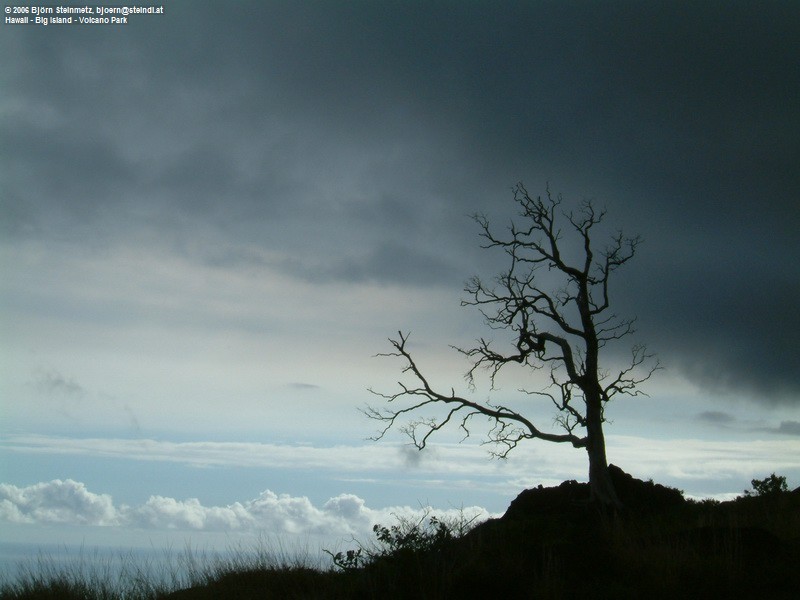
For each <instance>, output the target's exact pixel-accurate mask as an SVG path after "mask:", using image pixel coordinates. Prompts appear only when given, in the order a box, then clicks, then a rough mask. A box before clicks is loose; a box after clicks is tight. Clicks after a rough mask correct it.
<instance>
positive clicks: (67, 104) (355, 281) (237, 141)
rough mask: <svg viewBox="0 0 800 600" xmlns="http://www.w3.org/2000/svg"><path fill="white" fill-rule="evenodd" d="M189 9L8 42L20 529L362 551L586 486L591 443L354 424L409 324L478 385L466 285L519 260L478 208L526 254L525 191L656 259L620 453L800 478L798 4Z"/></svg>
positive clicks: (636, 283) (648, 264)
mask: <svg viewBox="0 0 800 600" xmlns="http://www.w3.org/2000/svg"><path fill="white" fill-rule="evenodd" d="M62 4H63V3H62ZM697 4H700V5H702V6H697ZM164 7H165V14H164V15H163V16H141V15H133V16H131V17H129V23H128V24H127V25H125V26H119V27H112V26H92V27H89V26H57V25H50V26H48V27H36V26H28V27H23V26H11V25H3V26H2V31H0V49H2V53H3V56H4V57H6V58H5V60H4V61H3V62H2V66H0V77H1V79H0V85H1V86H2V90H3V91H2V95H0V127H1V128H2V129H0V132H1V133H0V135H1V136H2V138H1V141H2V143H1V144H0V153H1V154H0V156H2V158H1V159H0V178H1V180H2V183H1V184H0V186H1V187H0V227H2V233H1V234H0V235H1V236H2V237H1V238H0V249H1V251H2V259H0V260H2V263H1V264H2V271H3V275H2V278H1V279H0V303H1V304H0V310H2V313H1V315H2V320H1V321H0V327H1V328H2V329H1V330H0V336H1V337H0V344H2V361H1V364H0V394H1V401H2V421H0V434H2V440H1V441H0V457H2V463H0V467H2V471H1V472H0V482H2V483H3V485H2V486H0V519H2V520H4V521H5V522H6V525H7V527H6V528H5V530H4V531H5V532H6V533H5V535H3V539H5V540H6V541H12V540H20V539H25V540H31V539H35V540H38V541H43V542H44V541H48V540H49V541H62V539H79V540H80V539H94V538H92V537H88V538H87V536H90V535H91V536H96V537H97V539H100V538H101V537H102V536H103V535H105V533H104V532H110V531H113V532H114V536H115V538H114V539H115V541H116V542H120V540H121V541H122V542H121V543H122V544H123V545H124V544H125V543H126V540H130V543H131V544H133V543H134V541H135V540H136V539H139V538H137V537H136V536H137V535H144V536H145V539H147V536H150V538H149V539H153V538H152V536H153V535H154V532H162V531H172V532H177V533H175V535H178V536H180V535H183V534H184V533H185V532H194V533H195V534H197V532H204V531H214V532H222V533H225V532H231V531H238V532H243V531H246V532H252V531H257V530H263V531H271V532H284V533H287V534H304V535H315V534H318V533H326V534H331V535H349V534H358V533H359V532H368V531H369V527H370V526H371V524H372V523H373V522H377V521H379V520H381V519H383V520H384V521H386V519H388V518H389V516H388V515H390V514H391V513H392V512H393V511H394V512H398V511H400V512H402V510H411V509H415V508H419V507H420V506H424V505H427V504H432V505H433V506H434V507H436V508H437V509H439V510H448V509H454V508H456V507H460V506H465V507H476V508H475V510H478V509H484V510H485V511H487V512H488V513H502V512H503V511H504V510H505V508H506V507H507V506H508V503H509V502H510V501H511V500H512V499H513V498H514V497H515V496H516V494H517V493H519V492H520V491H521V490H522V489H524V488H525V487H526V486H532V485H537V484H539V483H544V484H546V485H547V484H554V483H558V482H560V481H562V480H563V479H570V478H574V479H579V480H580V479H582V480H586V476H587V466H586V458H585V455H584V454H583V453H582V452H581V451H578V450H573V449H570V448H561V447H552V445H548V444H546V443H544V442H541V443H529V444H528V445H527V446H524V447H520V448H519V449H518V450H517V452H516V453H515V454H512V455H511V457H510V458H509V460H508V461H507V462H497V461H491V460H489V459H488V457H487V454H486V451H485V449H484V448H481V447H480V446H478V445H477V442H479V441H480V435H477V436H476V438H475V439H474V440H473V443H468V444H462V445H458V444H457V441H458V436H457V432H453V434H452V435H450V434H446V435H444V436H442V438H441V439H440V442H441V443H439V444H434V445H433V446H432V447H431V448H430V450H429V451H427V452H424V453H422V454H419V453H416V451H411V450H409V448H408V447H407V446H405V445H404V444H405V440H404V438H403V437H402V436H401V435H396V436H389V437H387V439H386V440H384V441H382V442H379V443H374V442H371V441H368V440H366V438H368V437H369V436H370V435H372V434H374V432H375V423H373V422H370V421H369V420H367V419H366V418H365V417H363V415H361V414H360V413H359V412H358V408H359V407H363V406H364V405H365V404H366V403H373V404H374V403H375V402H376V401H377V400H378V399H377V398H376V397H374V396H371V395H370V394H369V392H368V391H367V388H370V387H371V388H374V389H376V390H378V391H392V390H393V389H394V387H393V386H395V385H396V382H397V380H398V379H399V378H400V377H401V373H400V369H401V366H402V365H401V364H399V363H397V362H393V361H392V360H391V359H387V358H375V357H374V355H375V354H377V353H380V352H384V351H387V350H388V349H389V346H388V343H387V337H389V336H391V335H394V334H395V333H396V332H397V331H398V330H403V331H410V332H411V338H410V341H409V344H410V348H411V349H412V351H413V352H414V353H415V355H417V356H418V357H419V361H420V363H422V364H423V365H424V366H425V369H426V371H427V372H429V373H430V374H431V377H432V378H433V379H434V380H435V382H436V383H438V384H439V385H440V386H441V387H443V388H445V389H447V388H449V387H451V386H452V387H455V388H456V390H461V391H464V393H468V390H467V389H466V386H465V384H464V381H463V374H464V372H465V371H466V369H467V368H468V367H469V365H468V364H467V363H465V362H464V359H463V357H461V356H459V355H458V354H457V353H455V352H453V351H452V350H451V348H450V345H451V344H455V345H462V346H465V345H468V344H469V343H470V341H472V340H474V339H475V338H477V337H479V336H481V335H487V330H486V328H485V327H484V326H483V325H482V322H481V318H480V315H479V314H478V313H477V312H476V311H474V310H473V309H470V308H468V307H467V308H461V307H460V306H459V302H460V299H461V298H462V297H463V292H462V288H463V284H464V281H466V280H467V279H468V278H469V277H471V276H472V275H476V274H477V275H482V276H484V277H486V278H490V277H491V276H492V275H494V274H496V273H498V272H500V271H501V270H502V269H503V268H504V266H506V262H505V261H504V257H503V256H502V254H501V255H497V254H493V253H492V252H490V251H486V250H482V249H481V248H480V239H479V238H478V228H477V227H476V225H475V223H474V222H472V221H471V220H470V218H469V215H471V214H473V213H476V212H480V213H485V214H486V215H487V216H488V218H489V219H490V221H491V222H492V223H496V224H497V227H498V229H499V230H502V228H503V227H505V226H507V224H508V223H509V219H510V218H511V217H513V216H514V214H515V206H514V204H513V201H512V200H513V195H512V187H513V186H514V184H515V183H516V182H518V181H524V182H525V184H526V186H527V187H528V189H529V190H530V191H531V193H532V194H540V193H543V192H544V191H545V189H546V186H548V185H549V186H550V189H551V190H553V192H555V193H562V194H563V196H564V202H565V205H567V206H571V207H575V206H578V205H579V203H580V202H581V201H583V200H592V201H593V202H595V203H596V204H597V205H598V206H602V207H606V208H607V209H608V216H607V224H608V228H607V230H605V231H604V232H603V233H605V234H610V233H613V232H614V231H615V230H616V229H618V228H622V229H624V231H625V232H626V233H629V234H632V235H633V234H641V236H642V238H643V240H644V243H643V244H642V245H641V246H640V248H639V250H638V252H637V255H636V257H635V259H634V261H633V262H631V263H630V264H629V265H626V267H625V268H624V269H623V270H620V271H619V272H618V273H617V274H616V275H618V276H617V278H616V279H615V280H613V282H612V283H613V288H612V302H613V304H614V305H615V310H616V311H617V312H618V313H619V314H620V315H624V316H631V317H632V316H636V317H637V318H638V321H637V327H638V331H637V333H636V335H635V336H634V337H633V338H631V340H630V343H631V344H632V343H635V342H642V343H646V344H647V345H648V348H649V349H650V350H652V351H653V352H656V353H657V354H658V356H659V359H660V362H661V364H662V365H663V367H664V369H663V370H662V371H659V372H658V373H657V376H656V377H654V378H653V379H652V380H651V381H650V382H648V384H647V386H646V387H645V391H647V392H648V393H649V394H650V397H649V398H642V399H637V400H635V401H633V400H620V401H618V402H615V403H614V404H612V405H611V406H609V408H608V411H607V413H608V416H609V418H610V420H611V422H610V423H609V424H608V427H607V429H606V431H607V435H608V447H609V458H610V460H611V462H614V463H616V464H619V465H620V466H621V467H622V468H624V469H626V470H627V471H629V472H631V473H633V474H634V475H636V476H638V477H641V478H644V479H647V478H651V477H652V478H654V479H655V480H656V481H660V482H663V483H666V484H669V485H673V486H676V487H679V488H681V489H684V490H686V492H687V493H688V494H692V495H696V496H710V495H718V496H720V497H724V495H725V494H733V493H738V492H741V491H742V489H744V488H745V487H748V485H749V481H750V479H752V478H753V477H764V476H766V475H768V474H769V473H771V472H773V471H777V472H778V473H782V474H785V475H787V476H788V477H789V482H790V485H792V486H797V485H800V353H798V352H797V347H796V341H797V338H798V334H800V311H798V310H797V299H798V297H800V261H799V260H798V259H800V236H798V234H797V232H798V231H800V104H799V103H798V98H800V66H799V63H798V59H797V57H798V51H797V44H798V40H800V6H798V5H796V4H795V3H792V2H759V3H723V2H720V3H715V2H703V3H692V2H663V3H652V2H647V3H643V2H611V3H602V4H597V3H590V2H563V1H559V2H535V1H531V2H388V1H382V2H347V3H345V2H334V1H329V2H307V1H300V2H294V1H292V2H289V1H286V2H219V1H214V2H204V1H193V2H185V1H178V0H170V1H169V2H166V3H165V4H164ZM598 243H599V244H600V245H601V247H602V245H603V240H602V239H601V240H599V242H598ZM628 347H629V345H624V344H623V345H622V346H620V347H619V348H618V349H612V353H611V354H610V355H609V360H611V361H612V362H613V360H614V358H615V356H618V355H622V354H624V353H625V352H626V351H627V349H628ZM615 353H618V354H615ZM535 384H536V379H535V377H534V376H531V375H529V374H526V373H522V372H516V373H514V374H512V375H511V376H510V378H509V379H508V380H507V384H506V385H501V386H500V389H499V390H497V391H494V392H491V391H490V390H489V387H488V385H487V384H486V382H483V386H482V387H481V385H479V386H478V389H477V391H476V397H477V398H479V399H485V398H487V397H491V398H493V399H495V400H497V401H500V400H501V399H503V401H507V399H508V398H516V399H517V400H518V399H519V394H518V392H516V389H517V388H518V387H520V386H521V385H527V386H528V387H530V386H531V385H535ZM529 411H530V414H531V415H532V416H534V417H536V418H537V419H538V420H539V422H540V423H542V426H543V428H547V427H549V426H550V424H551V423H552V419H553V414H552V411H551V410H550V407H549V406H547V405H539V404H536V403H531V407H530V409H529ZM478 433H479V432H478ZM398 507H408V508H407V509H406V508H398ZM120 532H122V533H120ZM142 532H145V533H144V534H143V533H142ZM187 535H188V533H187ZM70 536H71V537H70ZM81 536H83V537H81ZM126 536H127V537H126ZM178 545H179V546H180V542H179V543H178Z"/></svg>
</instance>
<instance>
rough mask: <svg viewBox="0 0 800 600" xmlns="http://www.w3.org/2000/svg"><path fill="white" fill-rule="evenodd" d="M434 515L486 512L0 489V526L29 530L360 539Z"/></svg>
mask: <svg viewBox="0 0 800 600" xmlns="http://www.w3.org/2000/svg"><path fill="white" fill-rule="evenodd" d="M427 512H431V513H432V514H435V515H437V516H439V517H442V518H444V519H450V518H453V519H456V518H458V517H459V516H460V515H461V514H462V513H463V515H464V516H465V517H467V518H471V517H473V516H476V515H477V516H478V518H481V519H483V518H487V517H489V516H490V515H489V513H487V511H486V510H485V509H483V508H480V507H476V506H472V507H465V508H463V509H458V510H456V509H452V508H450V509H444V510H439V509H437V510H434V509H432V508H431V507H418V508H412V507H409V506H394V507H388V508H382V509H373V508H370V507H368V506H367V505H366V503H365V501H364V500H363V499H361V498H359V497H358V496H355V495H353V494H340V495H338V496H335V497H333V498H330V499H329V500H327V501H326V502H325V503H324V504H323V505H322V506H319V507H318V506H314V505H313V504H312V502H311V501H310V500H309V499H308V498H307V497H305V496H290V495H288V494H276V493H274V492H272V491H270V490H265V491H264V492H262V493H261V494H260V495H259V496H258V497H257V498H254V499H251V500H246V501H243V502H235V503H233V504H229V505H227V506H205V505H203V504H202V503H201V502H200V500H198V499H197V498H187V499H184V500H178V499H175V498H168V497H164V496H151V497H150V498H149V499H148V500H147V502H145V503H144V504H142V505H140V506H127V505H125V504H121V505H117V504H115V503H114V501H113V500H112V498H111V496H109V495H108V494H97V493H94V492H92V491H90V490H88V489H87V487H86V486H85V485H84V484H83V483H80V482H77V481H73V480H71V479H67V480H63V481H62V480H60V479H55V480H53V481H49V482H42V483H37V484H34V485H30V486H26V487H17V486H14V485H9V484H0V521H5V522H8V523H14V524H27V525H34V524H36V525H91V526H98V527H123V528H134V529H153V530H176V531H209V532H243V531H248V532H266V533H269V534H276V535H280V534H289V535H320V536H334V535H335V536H348V535H364V534H366V533H368V532H369V531H370V529H371V527H372V525H374V524H376V523H384V524H385V523H393V522H395V521H396V520H397V518H398V517H400V518H413V517H417V518H419V517H420V516H422V515H424V514H425V513H427Z"/></svg>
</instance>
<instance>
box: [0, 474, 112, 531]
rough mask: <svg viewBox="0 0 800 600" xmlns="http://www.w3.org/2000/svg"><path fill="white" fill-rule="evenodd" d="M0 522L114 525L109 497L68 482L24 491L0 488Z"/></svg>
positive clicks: (77, 483)
mask: <svg viewBox="0 0 800 600" xmlns="http://www.w3.org/2000/svg"><path fill="white" fill-rule="evenodd" d="M0 519H3V520H5V521H9V522H11V523H65V524H77V525H116V524H117V523H118V514H117V511H116V509H115V508H114V504H113V502H112V500H111V496H109V495H107V494H94V493H92V492H90V491H89V490H87V489H86V486H85V485H84V484H82V483H79V482H77V481H73V480H72V479H67V480H66V481H61V480H60V479H54V480H53V481H50V482H47V483H37V484H36V485H31V486H28V487H24V488H19V487H16V486H13V485H8V484H0Z"/></svg>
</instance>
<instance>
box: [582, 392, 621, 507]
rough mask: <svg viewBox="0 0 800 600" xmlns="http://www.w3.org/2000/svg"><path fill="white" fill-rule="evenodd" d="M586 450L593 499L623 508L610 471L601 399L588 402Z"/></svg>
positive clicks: (607, 505)
mask: <svg viewBox="0 0 800 600" xmlns="http://www.w3.org/2000/svg"><path fill="white" fill-rule="evenodd" d="M586 433H587V437H588V440H587V442H588V443H587V444H586V452H587V453H588V454H589V488H590V489H591V492H592V496H591V498H592V501H594V502H597V503H598V504H600V505H601V506H604V507H607V508H613V509H620V508H622V502H620V500H619V498H618V497H617V491H616V490H615V489H614V483H613V482H612V481H611V475H610V474H609V472H608V459H607V458H606V440H605V436H604V435H603V419H602V409H601V406H600V400H599V399H597V400H596V401H594V402H592V401H588V402H587V403H586Z"/></svg>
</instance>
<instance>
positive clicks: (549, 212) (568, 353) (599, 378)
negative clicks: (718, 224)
mask: <svg viewBox="0 0 800 600" xmlns="http://www.w3.org/2000/svg"><path fill="white" fill-rule="evenodd" d="M514 200H515V202H516V203H517V204H518V205H519V207H520V208H521V212H520V219H521V220H520V222H519V224H517V223H516V222H512V224H511V226H510V228H509V229H508V232H507V236H506V237H498V236H496V235H495V234H494V233H492V231H491V229H490V227H489V221H488V220H487V218H486V217H485V216H483V215H476V216H475V217H474V219H475V221H476V222H477V223H478V225H479V226H480V228H481V234H480V235H481V237H482V238H483V239H484V240H485V241H486V242H485V243H484V245H483V246H482V247H483V248H486V249H489V248H499V249H502V250H503V251H505V253H506V254H507V255H508V257H509V258H510V261H511V264H510V266H509V268H508V270H507V271H505V272H503V273H502V274H501V275H499V276H498V277H496V279H495V281H494V283H493V284H492V285H487V284H485V283H484V282H483V281H482V280H481V279H479V278H478V277H473V278H472V279H471V280H470V281H469V282H468V283H467V285H466V287H465V290H464V291H465V292H466V293H467V295H468V296H467V299H465V300H462V302H461V305H462V306H476V307H478V308H479V310H480V312H481V313H482V315H483V317H484V319H485V321H486V323H487V325H488V326H489V327H490V328H491V329H504V330H507V331H509V332H511V335H512V338H513V339H512V342H511V347H510V348H508V349H507V350H506V351H503V350H497V349H496V348H495V344H494V343H493V342H492V341H490V340H487V339H484V338H482V339H480V340H478V342H477V345H476V346H475V347H473V348H468V349H461V348H456V350H458V351H459V352H461V353H463V354H464V355H466V356H467V357H469V358H470V359H471V361H472V367H471V368H470V369H469V371H467V373H466V379H467V381H468V383H469V384H470V388H471V389H473V390H474V377H475V374H476V372H477V371H478V370H480V369H483V368H485V369H487V370H488V372H489V377H490V381H491V384H492V389H494V388H495V378H496V376H497V375H498V373H499V371H500V370H501V369H502V368H503V367H505V366H506V365H508V364H509V363H515V364H518V365H523V366H526V367H529V368H532V369H539V368H542V367H544V366H548V367H549V371H550V373H549V378H550V384H549V386H547V387H546V388H545V389H544V390H538V391H527V390H521V391H524V392H526V393H528V394H530V395H533V396H539V397H542V398H544V399H549V400H550V401H551V402H552V403H553V404H554V405H555V407H556V408H557V409H558V412H557V417H556V424H557V425H558V426H559V429H560V431H558V432H555V433H554V432H548V431H544V430H542V429H540V428H539V427H537V426H536V425H535V424H534V423H533V422H532V421H531V420H529V419H528V418H526V417H525V416H524V415H523V414H521V413H520V412H518V411H517V410H515V409H512V408H510V407H507V406H504V405H502V404H496V403H494V402H492V401H488V400H487V401H486V402H483V403H482V402H475V401H473V400H470V399H467V398H463V397H460V396H457V395H456V394H455V391H454V390H453V389H451V390H450V392H449V393H441V392H439V391H436V390H434V389H433V387H432V386H431V384H430V383H429V380H428V378H427V377H426V376H425V375H424V374H423V372H422V370H421V368H420V367H419V365H418V364H417V363H416V362H415V360H414V359H413V358H412V356H411V353H410V351H409V350H408V348H407V342H408V335H404V334H403V333H402V332H400V333H399V334H398V338H397V339H390V340H389V341H390V343H391V345H392V346H393V348H394V351H393V352H390V353H387V354H383V355H382V356H395V357H400V358H402V359H403V360H404V362H405V367H404V369H403V372H404V373H409V374H411V375H412V376H413V380H414V384H413V385H406V384H404V383H402V382H400V383H399V386H400V389H399V391H397V392H395V393H392V394H382V393H378V392H375V391H373V390H370V391H372V392H373V393H375V394H376V395H378V396H380V397H382V398H385V399H386V400H387V401H388V402H387V405H384V406H382V407H373V406H368V407H367V408H366V410H365V413H366V414H367V416H369V417H370V418H372V419H376V420H378V421H381V422H382V423H383V428H382V430H381V431H380V432H379V433H378V435H377V436H376V437H375V438H374V439H376V440H377V439H380V438H382V437H383V436H384V435H385V434H386V433H387V432H388V431H389V430H390V429H392V428H393V427H398V428H399V429H400V430H401V431H403V432H404V433H406V434H407V435H408V436H409V437H410V438H411V441H412V442H413V443H414V445H415V446H416V447H417V448H419V449H420V450H421V449H423V448H424V447H425V446H426V444H427V443H428V440H429V438H430V437H431V435H433V434H434V433H436V432H437V431H440V430H441V429H442V428H444V427H445V426H447V425H448V424H450V423H452V422H456V423H458V426H459V427H460V428H461V430H462V431H463V433H464V437H465V438H466V437H468V436H469V435H470V428H471V427H472V421H473V419H474V418H475V417H485V418H486V419H488V420H489V422H490V425H491V426H490V429H489V431H488V434H487V443H490V444H493V445H494V447H495V448H496V450H494V451H493V452H492V454H493V455H494V456H497V457H501V458H505V457H506V456H507V455H508V454H509V452H510V451H511V450H513V449H514V448H516V447H517V445H518V444H519V443H520V442H521V441H523V440H527V439H540V440H545V441H549V442H557V443H568V444H572V446H574V447H575V448H585V449H586V452H587V454H588V458H589V483H590V488H591V492H592V498H593V500H595V501H597V502H599V503H600V504H603V505H606V506H612V507H620V506H621V504H620V501H619V499H618V497H617V494H616V491H615V490H614V486H613V484H612V481H611V478H610V476H609V473H608V461H607V458H606V448H605V437H604V433H603V423H604V422H605V406H606V403H608V402H609V401H610V400H611V399H612V398H613V397H614V396H616V395H618V394H626V395H630V396H638V395H641V394H642V392H641V391H640V390H638V389H637V387H638V385H639V384H641V383H642V382H644V381H646V380H647V379H649V378H650V377H651V376H652V374H653V372H654V371H655V370H656V369H658V368H659V366H658V362H657V361H656V360H655V359H654V357H653V355H652V354H648V353H647V351H646V349H645V347H644V346H642V345H634V346H633V347H632V348H631V358H630V360H629V362H627V363H626V366H625V367H623V368H622V369H620V370H616V371H614V372H613V373H612V372H611V371H609V370H606V369H604V368H603V367H602V366H601V364H600V354H601V350H604V349H605V348H606V346H607V345H608V344H609V343H611V342H616V341H618V340H620V339H622V338H624V337H626V336H628V335H629V334H631V333H632V332H633V331H634V329H633V323H634V319H621V318H618V317H617V316H616V315H615V314H613V313H611V312H610V311H609V307H610V305H611V302H610V292H609V280H610V279H611V274H612V273H614V272H615V271H616V270H617V269H618V268H619V267H621V266H623V265H624V264H625V263H627V262H628V261H629V260H630V259H632V258H633V256H634V254H635V253H636V249H637V247H638V245H639V243H640V241H641V239H640V237H639V236H636V237H625V236H623V234H622V233H621V232H620V233H617V234H616V235H614V236H612V237H611V240H610V243H609V245H608V246H606V247H605V248H604V249H603V250H601V251H596V250H595V248H594V247H593V245H592V239H591V234H592V228H593V227H594V226H595V225H597V224H598V223H600V222H601V221H602V220H603V218H604V217H605V210H601V211H598V210H596V209H595V208H594V206H593V205H592V203H591V202H583V203H582V204H581V206H580V208H579V210H577V211H575V212H564V211H562V210H561V208H560V205H561V203H562V198H561V196H560V195H559V196H557V197H555V198H554V197H553V196H552V195H551V193H550V190H549V188H548V189H547V193H546V195H545V197H544V198H542V197H541V196H540V197H536V198H533V197H531V196H530V195H529V194H528V191H527V190H526V189H525V187H524V186H523V185H522V184H521V183H520V184H517V186H516V187H515V188H514ZM562 225H564V226H565V227H566V229H567V232H569V233H570V234H571V237H572V238H573V239H575V240H577V242H578V243H579V248H580V258H579V260H578V261H576V262H570V261H569V260H568V259H567V258H566V257H565V250H566V249H567V248H566V244H567V238H566V237H564V232H563V231H562ZM544 274H554V275H556V276H557V278H558V280H559V281H558V283H556V284H555V285H545V284H546V283H548V282H547V281H544V280H545V279H548V280H549V279H550V277H551V275H547V276H546V277H545V276H543V275H544ZM434 406H440V407H443V408H444V411H445V412H444V416H443V417H442V418H439V419H437V418H435V417H430V416H421V417H420V416H418V415H419V414H420V413H424V412H425V409H427V408H432V407H434ZM407 418H408V419H407Z"/></svg>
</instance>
